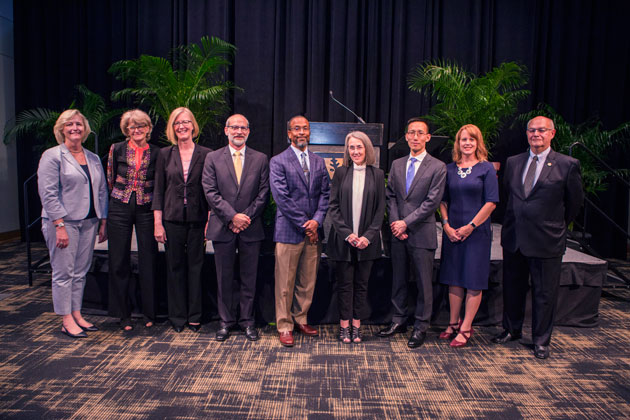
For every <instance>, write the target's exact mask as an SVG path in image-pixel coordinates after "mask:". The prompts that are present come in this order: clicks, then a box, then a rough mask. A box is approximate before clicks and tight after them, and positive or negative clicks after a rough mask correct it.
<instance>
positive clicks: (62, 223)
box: [55, 222, 66, 228]
mask: <svg viewBox="0 0 630 420" xmlns="http://www.w3.org/2000/svg"><path fill="white" fill-rule="evenodd" d="M65 225H66V224H65V223H64V222H59V223H57V224H56V225H55V227H56V228H60V227H64V226H65Z"/></svg>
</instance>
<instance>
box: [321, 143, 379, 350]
mask: <svg viewBox="0 0 630 420" xmlns="http://www.w3.org/2000/svg"><path fill="white" fill-rule="evenodd" d="M375 161H376V159H375V155H374V148H373V147H372V142H371V141H370V139H369V137H368V136H367V135H366V134H365V133H363V132H361V131H353V132H351V133H350V134H348V135H347V136H346V145H345V151H344V156H343V166H342V167H340V168H338V169H337V170H336V171H335V174H334V176H333V181H332V189H331V192H330V205H329V207H328V212H329V214H330V218H331V220H332V226H333V228H332V229H331V234H330V238H329V240H328V245H327V249H326V254H327V255H328V258H330V259H331V260H333V261H335V262H336V264H335V267H336V268H335V272H336V276H337V296H338V302H339V315H340V318H341V319H340V321H339V323H340V328H339V340H340V341H341V342H343V343H350V342H351V341H352V342H354V343H360V342H361V330H360V327H361V319H363V318H365V317H366V316H367V313H366V311H367V285H368V280H369V279H370V272H371V271H372V263H373V261H374V260H375V259H378V258H380V256H381V225H382V223H383V216H384V214H385V177H384V174H383V171H382V170H380V169H378V168H375V167H374V166H372V165H373V164H374V162H375ZM350 317H352V330H351V329H350V327H351V325H350Z"/></svg>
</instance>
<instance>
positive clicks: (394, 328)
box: [378, 322, 407, 337]
mask: <svg viewBox="0 0 630 420" xmlns="http://www.w3.org/2000/svg"><path fill="white" fill-rule="evenodd" d="M405 332H407V327H406V326H405V325H403V324H397V323H395V322H392V323H391V324H389V326H387V327H386V328H383V329H382V330H380V331H379V332H378V336H379V337H390V336H392V335H394V334H396V333H405Z"/></svg>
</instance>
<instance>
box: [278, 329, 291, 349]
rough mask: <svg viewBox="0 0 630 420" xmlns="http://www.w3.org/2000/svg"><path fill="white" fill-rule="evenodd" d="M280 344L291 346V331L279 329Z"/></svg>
mask: <svg viewBox="0 0 630 420" xmlns="http://www.w3.org/2000/svg"><path fill="white" fill-rule="evenodd" d="M278 334H279V335H280V344H282V345H283V346H284V347H293V331H280V332H278Z"/></svg>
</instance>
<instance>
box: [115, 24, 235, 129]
mask: <svg viewBox="0 0 630 420" xmlns="http://www.w3.org/2000/svg"><path fill="white" fill-rule="evenodd" d="M235 51H236V47H235V46H234V45H232V44H230V43H228V42H225V41H223V40H221V39H220V38H216V37H212V38H210V37H208V36H204V37H202V38H201V40H200V42H199V44H195V43H191V44H190V45H183V46H179V47H177V48H175V49H174V50H173V51H172V52H171V58H170V59H165V58H163V57H156V56H151V55H141V56H140V58H137V59H135V60H122V61H118V62H116V63H114V64H112V66H111V67H110V69H109V72H110V73H112V74H113V75H114V76H115V77H116V78H117V79H119V80H123V81H126V82H129V83H130V84H131V85H132V86H130V87H127V88H124V89H121V90H118V91H115V92H113V93H112V99H113V100H121V99H131V100H132V101H134V102H135V103H137V104H139V105H143V106H145V107H146V108H148V110H149V114H151V115H152V116H156V117H157V118H158V119H161V120H162V121H164V122H166V121H168V117H169V115H170V113H171V111H172V110H174V109H175V108H177V107H180V106H185V107H187V108H189V109H190V110H191V111H192V112H193V114H195V118H196V119H197V122H198V124H199V131H200V133H199V134H200V135H201V134H202V133H203V131H204V128H205V127H206V126H208V125H209V124H210V125H216V124H218V123H217V121H218V119H219V117H221V116H222V115H223V114H224V113H225V112H226V111H227V109H228V108H227V101H226V94H227V92H228V91H229V90H231V89H234V88H235V86H234V85H233V84H232V83H231V82H229V81H226V80H224V77H223V72H224V70H225V69H226V68H227V67H228V66H229V65H230V64H231V61H230V59H231V58H232V56H233V55H234V53H235Z"/></svg>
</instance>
